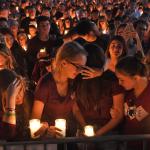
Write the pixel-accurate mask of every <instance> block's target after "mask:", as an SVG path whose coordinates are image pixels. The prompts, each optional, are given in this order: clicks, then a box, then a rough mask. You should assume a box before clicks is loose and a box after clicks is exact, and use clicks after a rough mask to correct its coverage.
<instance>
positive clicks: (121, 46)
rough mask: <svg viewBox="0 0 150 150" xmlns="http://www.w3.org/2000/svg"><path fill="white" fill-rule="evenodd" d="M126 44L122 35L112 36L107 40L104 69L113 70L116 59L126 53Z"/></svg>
mask: <svg viewBox="0 0 150 150" xmlns="http://www.w3.org/2000/svg"><path fill="white" fill-rule="evenodd" d="M126 51H127V50H126V44H125V40H124V39H123V37H122V36H119V35H117V36H114V37H112V39H111V40H110V42H109V45H108V48H107V51H106V57H107V58H106V64H105V70H110V71H112V72H115V66H116V64H117V62H118V60H119V59H120V58H121V57H123V56H125V55H126Z"/></svg>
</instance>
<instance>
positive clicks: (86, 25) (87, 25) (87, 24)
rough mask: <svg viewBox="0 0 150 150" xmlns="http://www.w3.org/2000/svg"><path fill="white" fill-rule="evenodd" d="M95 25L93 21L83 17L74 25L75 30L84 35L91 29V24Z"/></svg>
mask: <svg viewBox="0 0 150 150" xmlns="http://www.w3.org/2000/svg"><path fill="white" fill-rule="evenodd" d="M94 25H95V23H94V22H92V21H90V20H88V19H84V20H82V21H80V22H79V23H78V24H77V26H76V32H77V33H78V34H79V35H86V34H88V33H89V32H90V31H93V26H94Z"/></svg>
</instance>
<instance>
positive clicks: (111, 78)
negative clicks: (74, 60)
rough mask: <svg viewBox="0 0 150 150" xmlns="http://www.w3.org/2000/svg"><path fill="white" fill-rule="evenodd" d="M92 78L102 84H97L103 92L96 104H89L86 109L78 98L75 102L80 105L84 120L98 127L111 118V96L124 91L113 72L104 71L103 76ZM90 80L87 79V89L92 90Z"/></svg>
mask: <svg viewBox="0 0 150 150" xmlns="http://www.w3.org/2000/svg"><path fill="white" fill-rule="evenodd" d="M92 80H97V81H96V83H97V84H99V85H103V86H99V88H100V89H99V92H100V91H102V90H103V92H102V94H101V96H100V98H99V100H98V104H97V105H96V106H90V108H88V109H86V108H85V106H83V105H82V104H81V103H80V100H77V103H78V105H79V107H80V110H81V112H82V115H83V117H84V119H85V121H86V122H87V123H88V124H93V125H95V127H98V128H99V127H101V126H104V125H105V124H106V123H108V122H109V120H110V119H111V115H110V109H111V108H112V106H113V96H115V95H118V94H121V93H124V89H123V87H121V86H120V85H119V83H118V80H117V78H116V76H115V74H114V73H112V72H109V71H107V72H105V73H104V74H103V76H101V77H98V78H97V79H96V78H95V79H92ZM92 80H91V83H90V82H89V81H88V82H89V83H88V84H89V85H90V86H89V87H88V89H87V90H88V91H91V92H92V90H94V89H93V87H94V86H93V85H92ZM81 82H84V81H82V80H81V81H80V83H81ZM81 84H82V83H81ZM89 95H90V93H89Z"/></svg>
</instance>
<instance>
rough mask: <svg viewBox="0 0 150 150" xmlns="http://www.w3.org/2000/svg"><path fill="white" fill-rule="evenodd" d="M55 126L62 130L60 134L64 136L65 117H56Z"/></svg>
mask: <svg viewBox="0 0 150 150" xmlns="http://www.w3.org/2000/svg"><path fill="white" fill-rule="evenodd" d="M55 127H56V128H59V129H60V130H62V131H61V132H60V133H61V134H62V136H63V137H65V136H66V120H65V119H56V120H55Z"/></svg>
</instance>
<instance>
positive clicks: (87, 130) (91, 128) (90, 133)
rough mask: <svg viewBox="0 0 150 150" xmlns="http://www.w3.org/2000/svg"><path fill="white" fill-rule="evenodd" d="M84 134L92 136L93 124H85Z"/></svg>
mask: <svg viewBox="0 0 150 150" xmlns="http://www.w3.org/2000/svg"><path fill="white" fill-rule="evenodd" d="M84 134H85V135H86V136H89V137H90V136H94V134H95V133H94V128H93V126H91V125H87V126H85V127H84Z"/></svg>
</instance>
